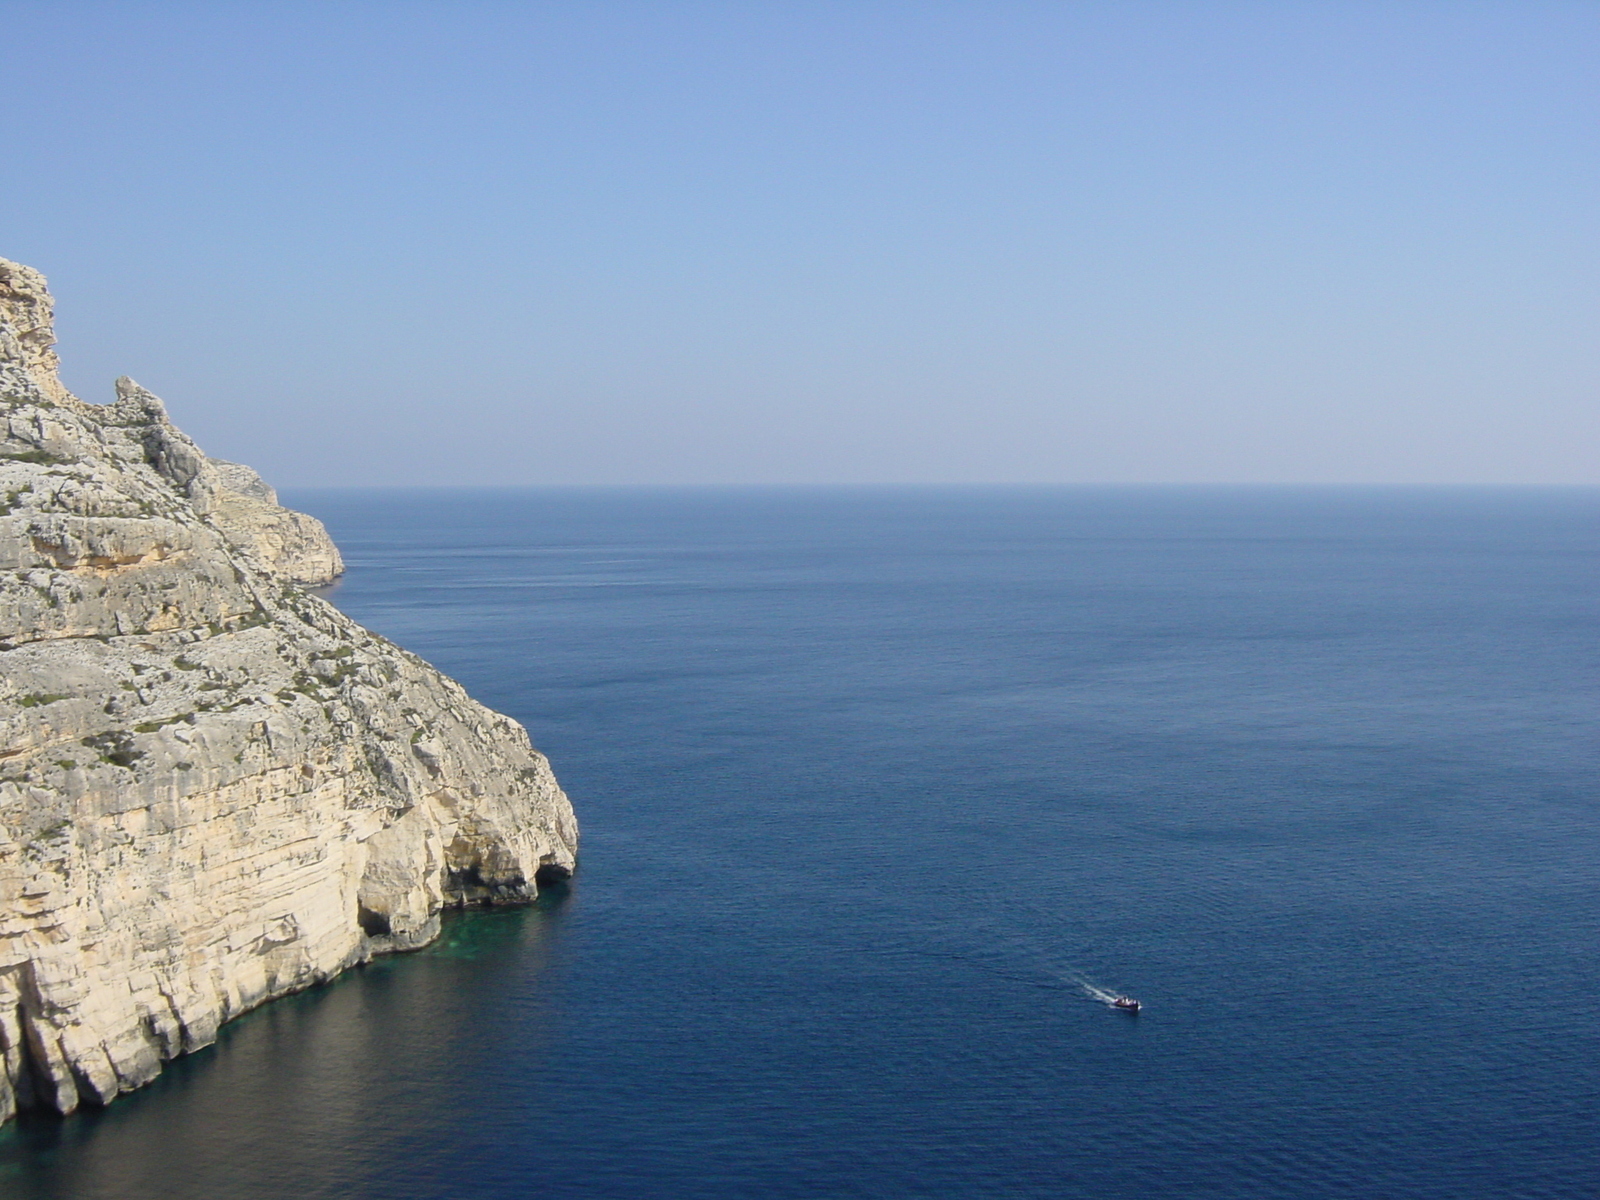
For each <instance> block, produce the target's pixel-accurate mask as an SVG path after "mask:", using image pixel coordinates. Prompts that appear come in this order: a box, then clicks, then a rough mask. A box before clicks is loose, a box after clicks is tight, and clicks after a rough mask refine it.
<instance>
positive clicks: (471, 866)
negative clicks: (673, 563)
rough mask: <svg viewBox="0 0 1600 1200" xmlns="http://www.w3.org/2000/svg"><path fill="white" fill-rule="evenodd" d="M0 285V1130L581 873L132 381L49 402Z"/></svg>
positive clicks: (245, 477) (556, 814)
mask: <svg viewBox="0 0 1600 1200" xmlns="http://www.w3.org/2000/svg"><path fill="white" fill-rule="evenodd" d="M53 345H54V338H53V335H52V332H51V304H50V296H49V293H48V292H47V291H46V289H45V283H44V280H43V278H42V277H41V276H40V275H39V274H38V273H37V272H35V271H32V270H31V269H29V268H27V267H22V266H19V265H18V264H15V263H10V262H6V261H4V260H0V420H3V425H0V554H3V556H4V562H3V564H0V1119H3V1118H5V1117H9V1116H11V1115H12V1114H13V1113H14V1112H15V1111H16V1110H17V1109H18V1108H23V1107H30V1106H38V1107H44V1108H50V1109H55V1110H56V1111H59V1112H70V1111H71V1110H72V1109H74V1108H75V1107H77V1106H78V1105H79V1104H81V1103H85V1102H88V1103H96V1104H103V1103H105V1102H107V1101H109V1100H111V1099H112V1098H113V1097H115V1096H116V1095H117V1094H118V1093H120V1092H123V1091H127V1090H129V1089H131V1088H135V1087H138V1086H139V1085H141V1084H143V1083H145V1082H147V1081H148V1080H150V1079H151V1078H152V1077H153V1076H154V1075H155V1074H156V1073H157V1072H158V1071H159V1070H160V1069H161V1064H162V1063H163V1062H164V1061H165V1060H167V1059H170V1058H172V1057H173V1056H175V1055H178V1054H182V1053H185V1052H187V1051H190V1050H194V1049H196V1048H198V1047H201V1046H204V1045H206V1044H208V1043H209V1042H210V1041H211V1040H212V1039H213V1038H214V1036H215V1034H216V1030H217V1027H218V1026H219V1025H220V1024H221V1023H222V1022H224V1021H226V1020H228V1019H229V1018H231V1017H234V1016H236V1015H238V1014H239V1013H241V1012H243V1011H245V1010H246V1009H248V1008H250V1007H252V1006H254V1005H256V1004H259V1003H261V1002H262V1001H264V1000H268V999H271V998H272V997H274V996H279V995H283V994H284V993H287V992H291V991H295V990H296V989H299V988H303V987H306V986H308V985H310V984H313V983H317V982H319V981H322V980H325V979H327V978H329V977H330V976H332V975H334V974H336V973H338V972H339V971H341V970H343V969H344V968H346V967H348V966H350V965H352V964H354V963H359V962H361V961H363V960H365V959H367V958H369V957H371V956H372V955H374V954H377V953H382V952H384V951H388V950H396V949H405V948H408V947H414V946H418V945H421V944H423V943H425V942H426V941H428V940H429V939H430V938H432V937H433V936H434V934H435V932H436V931H437V929H438V921H439V912H440V910H441V908H443V907H445V906H448V905H452V904H468V903H478V902H498V901H520V900H526V899H529V898H531V897H532V896H534V895H535V893H536V877H542V876H559V875H564V874H566V873H567V872H569V871H570V870H571V868H572V865H573V861H574V854H575V848H576V843H577V827H576V824H575V822H574V819H573V815H572V809H571V806H570V805H569V804H568V802H567V798H566V796H565V795H563V794H562V792H561V789H560V787H559V786H558V785H557V783H556V780H555V778H554V776H553V775H552V774H551V771H550V768H549V765H548V763H547V762H546V761H545V759H544V757H543V756H542V755H541V754H539V753H538V751H536V750H534V749H533V748H532V747H531V746H530V745H529V743H528V738H527V734H526V733H525V732H524V730H523V729H522V727H521V726H520V725H518V724H517V723H516V722H515V721H512V720H511V719H510V718H508V717H505V716H502V715H500V714H499V713H495V712H492V711H490V710H489V709H487V708H485V707H483V706H482V705H480V704H478V703H476V702H475V701H474V700H473V699H472V698H471V697H469V696H468V695H467V694H466V692H465V691H463V690H462V688H461V687H460V686H459V685H458V684H456V683H455V682H453V681H452V680H450V679H448V678H446V677H445V676H443V675H441V674H440V673H439V672H438V671H436V670H434V669H433V668H431V667H430V666H428V664H427V663H425V662H423V661H422V660H421V659H419V658H417V657H416V656H415V655H412V654H409V653H407V652H406V651H404V650H402V649H400V648H399V647H397V646H395V645H394V644H392V643H391V642H388V641H386V640H385V639H383V638H381V637H379V636H377V635H376V634H373V633H371V632H369V631H368V630H366V629H363V628H362V627H361V626H359V625H357V624H356V623H355V622H353V621H351V620H350V619H348V618H347V617H345V616H344V615H343V614H341V613H340V612H339V611H338V610H337V609H335V608H334V607H332V606H331V605H330V604H328V603H326V602H325V601H323V600H321V599H320V598H318V597H316V596H314V595H311V594H309V593H307V592H306V591H305V590H304V589H303V588H302V587H301V586H300V585H301V584H303V583H320V582H326V581H327V580H329V579H331V578H333V577H334V576H335V575H337V574H338V573H339V571H340V570H341V569H342V568H341V564H340V561H339V556H338V551H337V550H336V549H335V548H334V547H333V544H332V542H331V541H330V540H329V539H328V537H327V534H326V532H325V531H324V530H323V529H322V526H321V525H320V524H319V523H318V522H316V521H315V520H314V519H312V518H311V517H308V516H305V515H304V514H300V513H294V512H291V511H289V510H288V509H284V508H281V507H280V506H278V504H277V497H276V496H275V495H274V494H273V493H272V490H271V489H270V488H269V487H267V486H266V484H264V483H263V482H262V481H261V479H260V477H259V476H257V475H256V474H255V473H254V472H253V471H251V470H250V469H249V468H247V467H241V466H239V465H237V464H233V463H224V462H219V461H215V460H210V459H207V458H206V456H205V455H204V454H202V453H201V452H200V450H199V449H198V448H197V447H196V446H195V445H194V443H193V442H191V441H190V440H189V439H188V438H187V437H185V436H184V435H183V433H181V432H180V431H179V430H178V429H177V428H176V427H174V426H173V425H172V423H171V422H170V421H168V419H167V416H166V412H165V410H164V408H163V407H162V404H161V402H160V401H159V400H158V399H156V398H155V397H154V396H152V395H150V393H148V392H146V391H145V390H144V389H142V388H140V387H139V386H138V385H137V384H135V383H133V382H132V381H131V380H126V379H124V380H119V381H118V383H117V398H116V401H115V402H114V403H111V404H106V405H94V404H87V403H85V402H83V401H81V400H79V399H78V398H77V397H75V396H73V395H72V394H71V393H70V392H68V391H67V390H66V388H64V387H63V386H62V385H61V383H60V380H59V379H58V378H57V374H56V367H57V362H56V356H55V352H54V350H53Z"/></svg>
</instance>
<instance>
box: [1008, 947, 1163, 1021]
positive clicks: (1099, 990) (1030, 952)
mask: <svg viewBox="0 0 1600 1200" xmlns="http://www.w3.org/2000/svg"><path fill="white" fill-rule="evenodd" d="M1001 937H1002V939H1003V940H1004V941H1005V942H1007V943H1009V944H1010V945H1011V947H1012V948H1013V949H1014V950H1017V951H1019V952H1020V953H1021V956H1022V957H1025V958H1027V959H1029V960H1031V961H1032V963H1033V965H1034V966H1035V967H1036V968H1037V969H1039V970H1040V971H1042V972H1044V973H1045V974H1047V975H1050V976H1051V977H1053V978H1054V979H1056V980H1058V981H1059V982H1061V983H1065V984H1068V985H1070V986H1072V987H1075V988H1077V989H1079V990H1080V991H1081V992H1082V993H1083V994H1084V996H1085V997H1087V998H1088V999H1090V1000H1093V1001H1094V1002H1095V1003H1097V1004H1104V1005H1106V1006H1107V1007H1108V1008H1120V1009H1124V1010H1127V1009H1129V1007H1130V1003H1132V1004H1134V1005H1136V1004H1137V1002H1130V1001H1129V1000H1128V998H1127V997H1126V996H1124V995H1122V994H1121V993H1119V992H1113V991H1111V990H1109V989H1107V988H1103V987H1101V986H1100V985H1099V984H1097V983H1095V982H1094V980H1092V979H1090V978H1089V977H1088V976H1087V975H1085V974H1084V973H1083V972H1082V971H1080V970H1078V969H1077V968H1076V967H1075V966H1072V965H1071V964H1069V963H1065V962H1062V961H1061V960H1060V959H1058V958H1056V957H1055V956H1053V955H1051V954H1048V953H1046V952H1044V951H1043V950H1041V949H1040V948H1039V946H1037V945H1036V944H1035V943H1033V942H1032V941H1030V940H1029V939H1027V938H1025V937H1023V936H1022V935H1020V934H1018V933H1017V932H1016V931H1015V930H1006V931H1005V932H1003V933H1002V934H1001ZM1134 1011H1137V1008H1136V1007H1135V1008H1134Z"/></svg>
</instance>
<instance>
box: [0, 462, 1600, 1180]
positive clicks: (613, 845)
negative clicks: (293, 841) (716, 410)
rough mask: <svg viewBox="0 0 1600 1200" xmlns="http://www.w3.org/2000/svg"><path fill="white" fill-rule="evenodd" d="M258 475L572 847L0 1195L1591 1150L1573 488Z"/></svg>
mask: <svg viewBox="0 0 1600 1200" xmlns="http://www.w3.org/2000/svg"><path fill="white" fill-rule="evenodd" d="M290 500H291V502H295V503H298V504H300V505H301V506H303V507H306V508H308V509H309V510H310V511H313V512H315V513H317V514H318V515H320V516H322V517H324V518H325V519H326V520H327V521H328V522H329V524H330V526H331V528H332V530H333V532H334V534H335V536H336V538H337V539H338V541H339V543H340V545H341V546H342V547H343V548H344V550H345V553H346V556H347V558H348V560H349V563H350V575H349V577H348V579H347V580H346V581H345V582H344V583H343V584H342V585H340V586H339V587H338V588H337V589H336V590H335V592H334V593H333V598H334V599H335V601H336V602H337V603H338V604H340V605H341V606H342V607H344V608H345V609H346V610H347V611H348V612H350V613H351V614H353V615H354V616H355V617H356V618H357V619H359V620H361V621H363V622H365V623H367V624H369V625H371V626H373V627H374V628H376V629H378V630H379V631H380V632H383V633H385V634H387V635H389V636H391V637H393V638H394V639H395V640H397V641H398V642H400V643H401V644H403V645H405V646H407V647H409V648H411V649H413V650H416V651H417V652H419V653H421V654H422V655H423V656H424V657H426V658H428V659H430V660H431V661H433V662H435V663H436V664H437V665H439V666H440V667H441V668H443V669H444V670H446V671H449V672H450V673H452V674H454V675H456V676H457V677H459V678H460V679H461V680H462V681H463V682H464V683H466V685H467V686H468V687H469V688H470V689H471V690H472V691H473V692H474V694H475V695H477V696H478V697H480V698H481V699H483V700H484V701H486V702H487V703H489V704H491V705H493V706H495V707H497V708H500V709H503V710H504V711H506V712H509V713H511V714H512V715H514V716H516V717H517V718H518V719H520V720H522V721H523V722H525V723H526V724H527V725H528V727H529V728H530V730H531V731H532V733H533V736H534V740H535V742H536V744H538V745H539V746H540V747H541V748H542V749H544V750H545V751H546V752H547V753H549V755H550V756H551V758H552V760H553V761H554V763H555V766H556V769H557V772H558V774H559V775H560V777H561V779H562V781H563V783H564V784H565V785H566V787H567V788H568V790H569V791H570V792H571V794H572V795H573V798H574V800H575V802H576V804H577V806H578V812H579V815H580V818H581V820H582V822H583V829H584V842H583V859H582V864H581V869H580V873H579V876H578V878H577V879H576V880H575V881H574V882H573V884H572V885H571V886H570V888H568V889H567V890H566V891H565V892H563V893H560V894H554V895H551V896H549V897H547V898H546V900H545V901H544V902H542V903H541V905H540V906H538V907H536V908H533V909H528V910H521V911H511V912H497V913H488V914H482V915H467V916H464V917H461V918H458V919H456V920H453V921H451V922H450V923H449V924H448V925H447V929H446V936H445V937H444V938H443V939H442V940H441V941H440V942H439V943H438V944H437V945H436V946H434V947H432V948H430V949H428V950H426V951H423V952H421V953H419V954H415V955H411V956H408V957H404V958H397V959H389V960H385V961H383V962H380V963H375V964H373V965H371V966H369V967H366V968H364V969H362V970H360V971H356V972H352V973H351V974H350V975H348V976H347V977H346V978H344V979H342V980H340V981H338V982H336V983H334V984H332V985H330V986H328V987H324V988H321V989H318V990H316V991H314V992H310V993H307V994H304V995H301V996H297V997H294V998H291V999H288V1000H285V1001H281V1002H279V1003H277V1004H273V1005H270V1006H267V1007H266V1008H264V1009H262V1010H260V1011H258V1012H257V1013H254V1014H252V1015H251V1016H248V1017H246V1018H245V1019H243V1020H241V1021H239V1022H237V1023H235V1024H234V1025H232V1026H230V1027H228V1028H227V1029H226V1030H225V1032H224V1035H223V1037H222V1039H221V1041H220V1043H219V1044H218V1045H217V1046H216V1047H215V1048H213V1049H211V1050H208V1051H205V1052H203V1053H201V1054H199V1055H196V1056H193V1057H192V1058H190V1059H188V1060H184V1061H181V1062H179V1063H176V1064H174V1065H173V1066H172V1067H171V1068H170V1069H169V1070H168V1072H167V1074H166V1075H164V1076H163V1077H162V1078H161V1079H160V1080H159V1081H158V1082H157V1083H156V1084H154V1085H153V1086H152V1087H150V1088H149V1089H147V1090H146V1091H144V1092H142V1093H139V1094H137V1095H134V1096H130V1097H126V1098H124V1099H122V1100H119V1101H118V1102H117V1103H116V1104H114V1105H112V1106H111V1107H110V1108H108V1109H106V1110H104V1111H102V1112H92V1113H85V1114H82V1115H79V1116H76V1117H73V1118H71V1119H68V1120H65V1121H62V1120H48V1119H38V1118H35V1119H31V1120H28V1121H25V1122H22V1123H21V1124H19V1125H16V1126H13V1127H11V1128H10V1129H8V1130H6V1131H4V1132H0V1194H4V1195H7V1196H18V1197H49V1198H60V1200H66V1198H69V1197H70V1198H72V1200H146V1198H149V1200H156V1198H158V1197H159V1198H161V1200H189V1198H193V1200H279V1198H282V1197H291V1196H292V1197H305V1198H313V1197H318V1198H320V1197H329V1198H332V1197H339V1198H352V1200H365V1198H372V1200H378V1198H380V1197H381V1198H384V1200H455V1198H460V1197H467V1196H471V1197H475V1198H480V1200H500V1198H506V1200H510V1198H513V1197H518V1198H520V1197H534V1196H539V1197H560V1198H563V1200H568V1198H570V1200H585V1198H597V1200H598V1198H602V1197H605V1198H610V1197H617V1198H623V1197H626V1198H640V1200H654V1198H660V1200H701V1198H704V1200H713V1198H715V1200H723V1198H729V1200H731V1198H736V1197H769V1198H777V1200H785V1198H794V1200H802V1198H803V1200H816V1198H818V1197H939V1198H941V1200H948V1198H950V1197H962V1198H963V1200H976V1198H981V1197H1040V1198H1045V1197H1051V1198H1060V1197H1102V1196H1137V1197H1172V1198H1181V1200H1206V1198H1213V1197H1215V1198H1218V1200H1222V1198H1227V1200H1239V1198H1241V1197H1263V1198H1265V1197H1271V1198H1273V1200H1293V1198H1298V1197H1307V1198H1309V1197H1317V1198H1319V1200H1325V1198H1328V1197H1351V1198H1358V1197H1359V1198H1362V1200H1370V1198H1374V1197H1417V1198H1435V1197H1436V1198H1439V1200H1444V1198H1451V1200H1456V1198H1459V1197H1471V1196H1484V1197H1499V1198H1515V1197H1529V1198H1533V1197H1572V1198H1576V1197H1591V1196H1593V1195H1595V1194H1596V1193H1597V1191H1600V1136H1597V1131H1596V1125H1595V1115H1594V1114H1595V1112H1596V1109H1597V1102H1600V1095H1597V1091H1600V1086H1597V1079H1600V1076H1597V1073H1596V1069H1595V1063H1596V1062H1597V1061H1600V1055H1597V1049H1600V1046H1597V1041H1600V1021H1597V1019H1596V1018H1597V1015H1600V1014H1597V1012H1596V996H1597V985H1600V959H1597V956H1596V954H1595V949H1596V945H1597V937H1596V935H1597V932H1600V930H1597V925H1600V892H1597V888H1596V878H1595V872H1596V860H1597V852H1600V806H1597V803H1596V800H1597V797H1596V779H1597V773H1596V767H1597V765H1600V744H1597V740H1596V732H1597V730H1596V725H1597V722H1600V695H1597V691H1600V671H1597V667H1600V556H1597V553H1596V552H1597V550H1600V492H1596V491H1592V490H1589V491H1583V490H1573V491H1471V490H1452V489H1429V490H1421V489H1418V490H1403V489H1396V490H1382V489H1366V490H1341V489H1298V490H1296V489H1239V490H1229V489H1177V488H1173V489H1111V488H1106V489H1078V490H1069V489H1060V490H1045V489H1041V490H992V491H990V490H934V489H929V490H916V489H906V490H819V491H801V490H796V491H777V490H774V491H727V492H717V491H700V492H693V491H677V492H672V491H659V492H657V491H646V490H640V491H621V492H618V491H611V492H607V491H594V492H585V491H576V490H572V491H521V492H460V493H447V494H439V493H421V492H383V493H379V492H322V493H302V494H299V495H296V496H291V497H290ZM1083 981H1087V982H1089V983H1090V984H1093V985H1095V986H1099V987H1102V988H1108V989H1112V990H1116V991H1126V992H1129V993H1131V994H1133V995H1135V996H1138V997H1139V998H1141V999H1142V1000H1143V1001H1144V1002H1145V1004H1146V1006H1147V1007H1146V1010H1145V1012H1144V1013H1143V1014H1141V1015H1140V1016H1138V1017H1128V1016H1125V1015H1123V1014H1119V1013H1116V1012H1112V1011H1110V1010H1108V1009H1107V1008H1106V1007H1104V1006H1103V1005H1102V1004H1099V1003H1096V1002H1095V1001H1094V1000H1093V999H1092V997H1091V996H1090V994H1089V993H1088V992H1087V991H1086V990H1085V988H1084V987H1083V986H1082V982H1083Z"/></svg>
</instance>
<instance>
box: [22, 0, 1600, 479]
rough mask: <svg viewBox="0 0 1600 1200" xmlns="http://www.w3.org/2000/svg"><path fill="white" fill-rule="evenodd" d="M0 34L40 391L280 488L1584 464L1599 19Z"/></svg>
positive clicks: (57, 27)
mask: <svg viewBox="0 0 1600 1200" xmlns="http://www.w3.org/2000/svg"><path fill="white" fill-rule="evenodd" d="M0 18H3V20H4V22H5V30H6V48H7V55H6V58H7V69H8V75H9V85H10V90H11V95H12V98H13V99H12V107H11V117H10V119H9V120H8V122H7V125H8V135H9V136H8V146H7V164H8V187H7V189H6V202H5V204H4V206H3V208H0V255H3V256H5V257H9V258H13V259H17V260H19V261H22V262H26V263H28V264H30V265H32V266H35V267H38V268H39V269H40V270H42V271H44V272H45V273H46V274H47V275H48V276H49V277H50V280H51V284H52V288H53V290H54V291H55V294H56V298H57V305H58V334H59V337H60V346H59V350H60V352H61V354H62V356H63V359H64V363H65V369H64V372H63V374H64V377H65V379H66V382H67V384H68V385H69V386H70V387H72V388H73V389H74V390H75V391H77V392H78V393H79V394H80V395H82V396H83V397H84V398H85V399H89V400H96V401H100V400H106V399H109V398H110V389H111V380H112V378H113V377H114V376H116V375H118V374H124V373H125V374H129V375H132V376H134V377H135V378H137V379H138V380H139V381H140V382H141V383H143V384H144V385H145V386H147V387H149V388H150V389H151V390H153V391H155V392H156V393H158V394H159V395H161V396H163V397H164V398H165V399H166V400H167V402H168V405H169V408H170V409H171V411H172V413H173V416H174V418H175V419H176V420H177V421H178V422H179V424H181V425H182V426H183V427H184V428H185V429H186V430H187V431H188V432H190V433H191V434H192V435H193V436H194V437H195V438H196V439H197V440H198V441H199V442H200V443H201V445H202V446H204V447H205V448H206V450H207V451H208V452H209V453H211V454H214V455H217V456H220V457H227V458H237V459H241V460H243V461H247V462H250V463H252V464H253V465H255V466H257V467H258V468H260V469H261V470H262V471H263V472H264V473H265V474H266V475H267V476H268V477H269V478H270V479H271V480H272V481H273V482H275V483H277V484H279V485H280V486H314V485H339V484H354V485H373V484H572V483H576V484H614V483H650V484H657V483H659V484H677V483H688V484H694V483H709V484H736V483H875V482H881V483H1096V482H1130V483H1136V482H1238V483H1249V482H1289V483H1295V482H1300V483H1318V482H1352V483H1361V482H1375V483H1378V482H1381V483H1446V482H1459V483H1526V484H1545V483H1558V484H1560V483H1576V484H1594V483H1600V454H1597V453H1596V434H1597V433H1600V406H1597V403H1596V401H1597V399H1600V363H1597V356H1596V351H1595V347H1596V344H1597V341H1600V339H1597V338H1596V324H1597V322H1596V318H1597V316H1600V271H1597V267H1600V254H1597V250H1600V238H1597V236H1596V232H1597V213H1600V204H1597V201H1600V171H1597V166H1600V104H1597V98H1600V72H1597V71H1596V69H1595V64H1596V62H1597V61H1600V6H1596V5H1593V4H1539V3H1521V4H1466V3H1436V4H1430V3H1398V4H1359V3H1303V4H1302V3H1295V4H1287V3H1280V4H1226V3H1214V4H1182V3H1151V4H1140V3H1115V4H1089V3H1086V4H1017V3H985V4H976V3H972V4H950V3H920V4H889V3H870V2H864V3H860V4H843V3H835V4H827V3H791V4H770V5H769V4H753V3H752V4H697V3H682V4H678V3H673V4H668V3H657V4H642V3H637V4H620V3H594V4H584V5H574V4H483V3H476V4H475V3H460V4H444V3H432V4H428V3H385V4H360V3H334V4H292V3H281V4H270V5H269V4H237V5H215V4H178V3H167V4H144V5H140V4H77V3H70V2H68V3H60V2H57V3H51V4H48V5H45V4H18V3H0Z"/></svg>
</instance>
